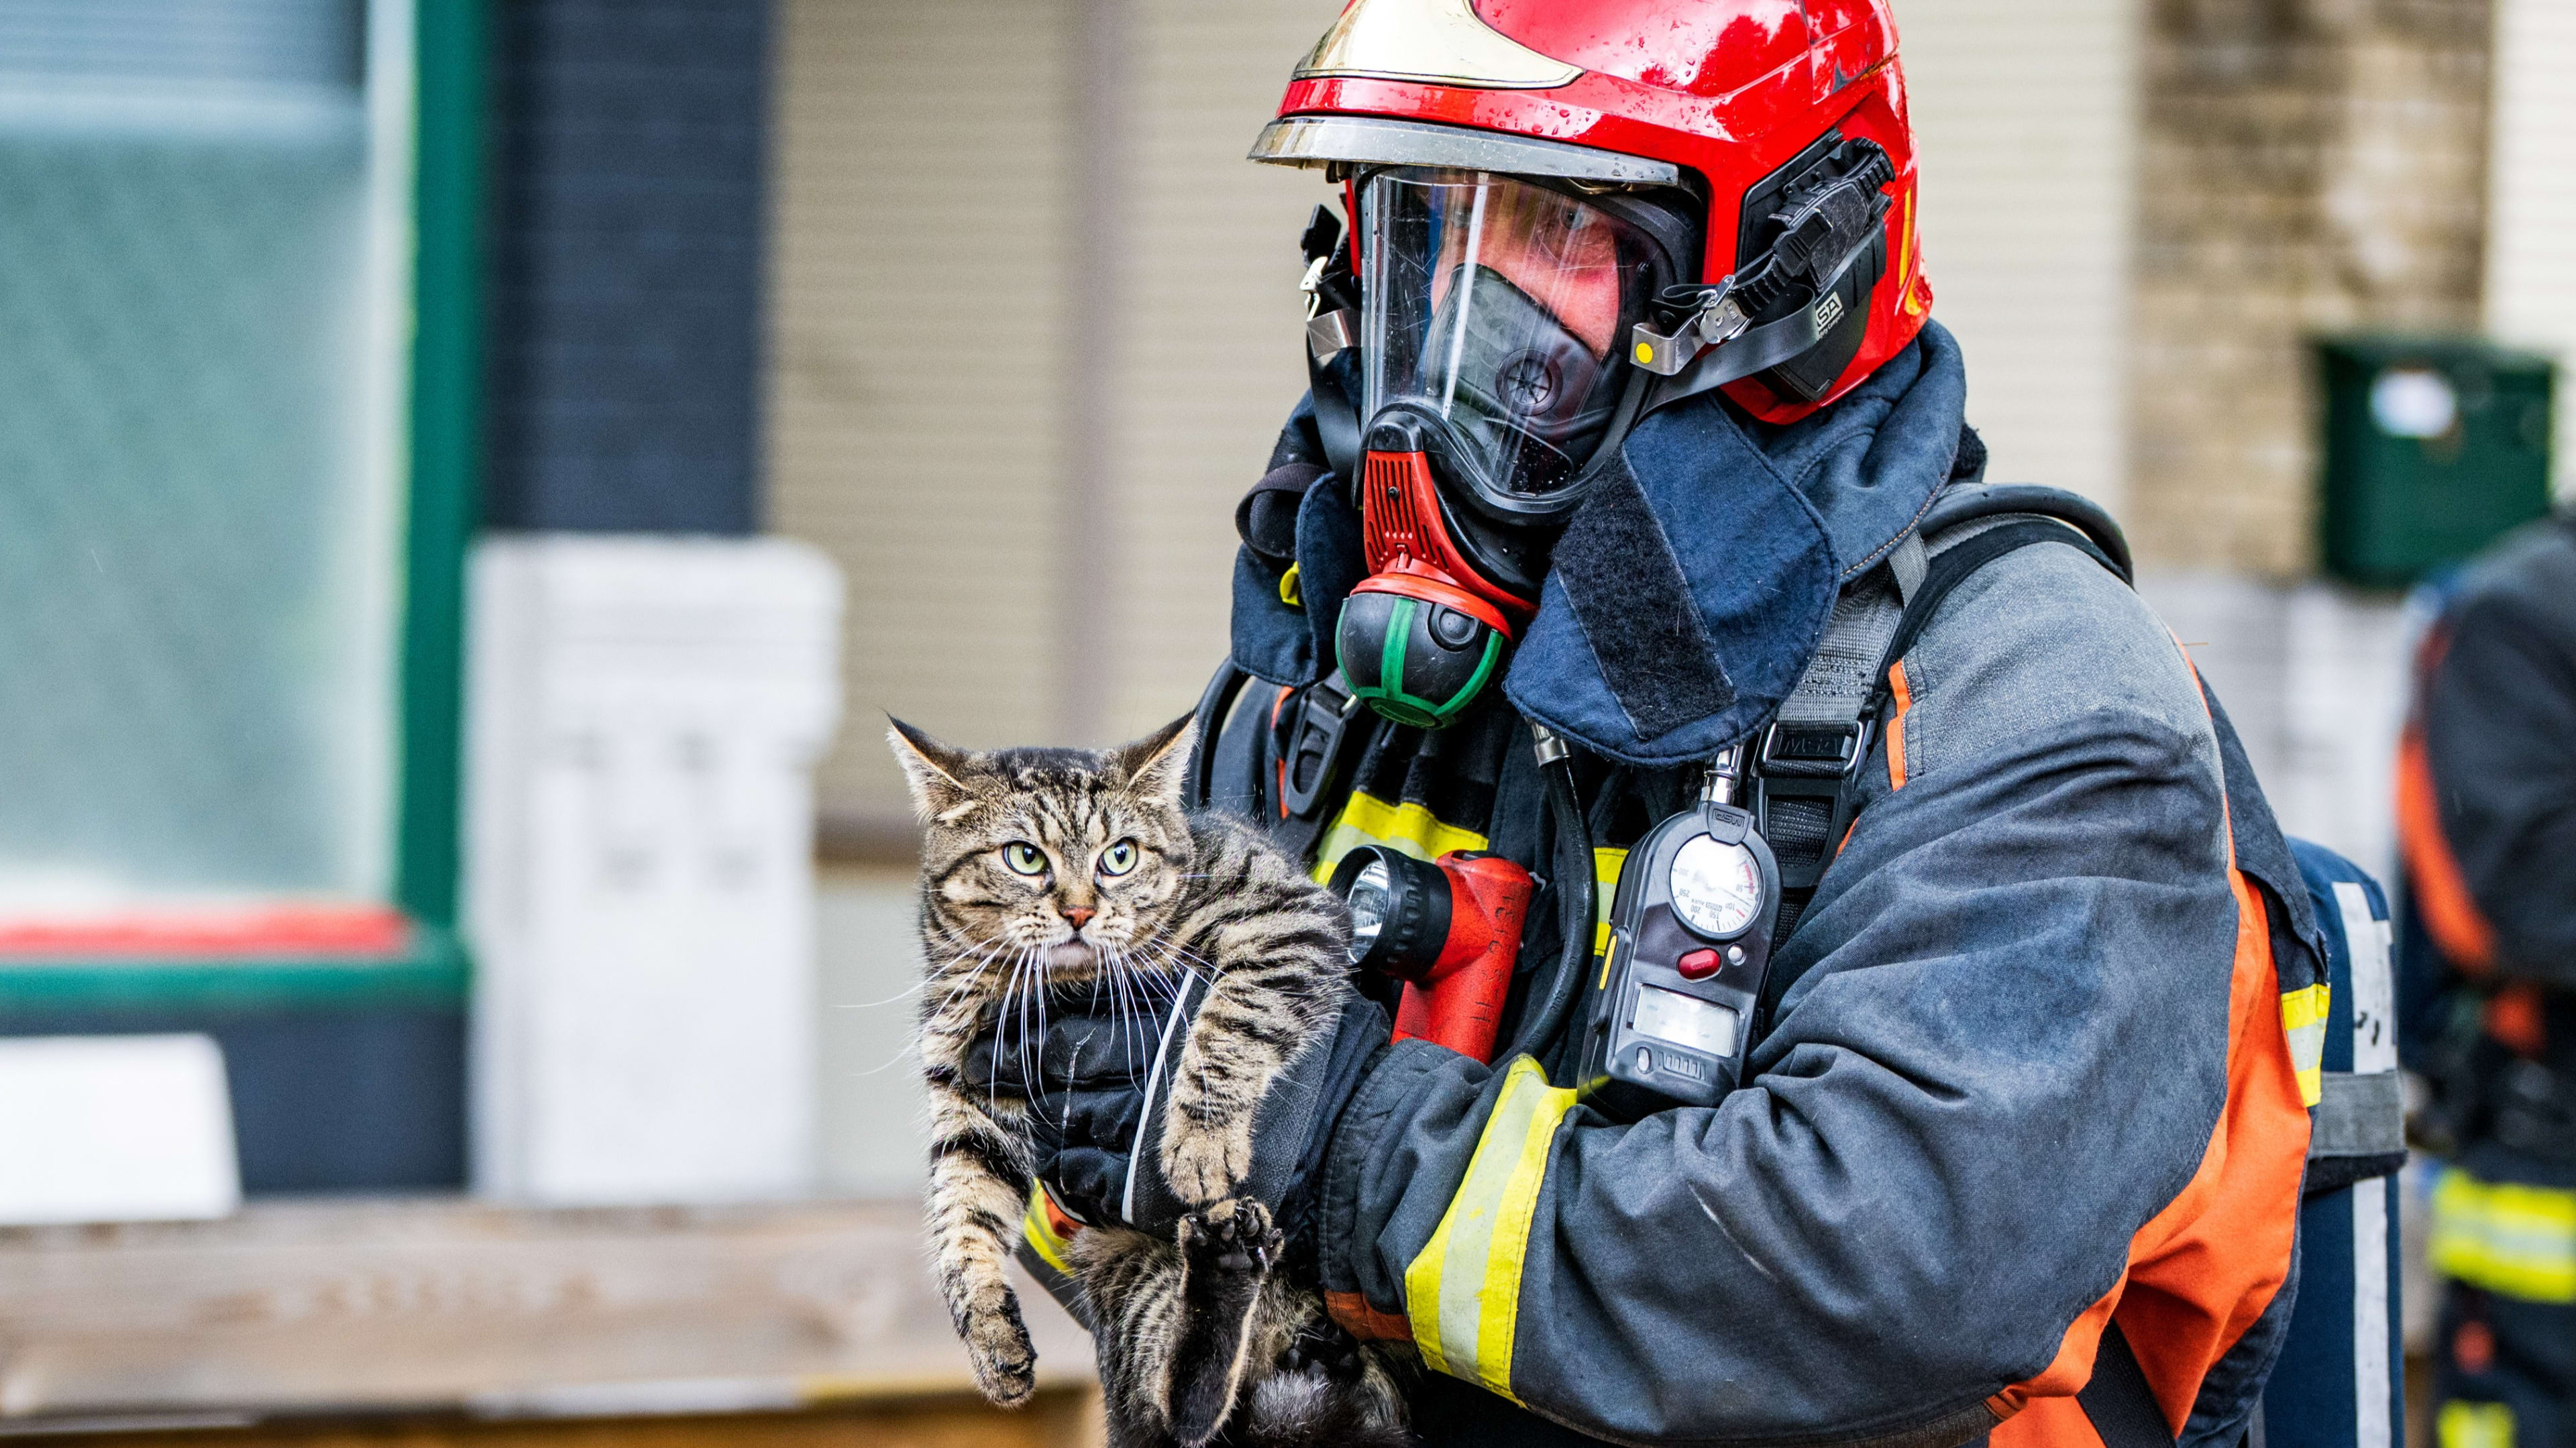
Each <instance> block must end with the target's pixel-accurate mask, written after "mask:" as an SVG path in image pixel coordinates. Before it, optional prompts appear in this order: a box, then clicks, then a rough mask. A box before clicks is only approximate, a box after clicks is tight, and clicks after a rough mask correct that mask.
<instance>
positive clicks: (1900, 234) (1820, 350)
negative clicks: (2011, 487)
mask: <svg viewBox="0 0 2576 1448" xmlns="http://www.w3.org/2000/svg"><path fill="white" fill-rule="evenodd" d="M1853 143H1862V144H1859V145H1854V144H1853ZM1864 153H1865V154H1866V155H1867V156H1868V158H1869V159H1868V165H1869V167H1870V168H1871V169H1869V170H1867V171H1860V170H1857V169H1856V168H1857V166H1858V165H1859V162H1858V161H1856V160H1855V159H1854V158H1855V157H1856V156H1860V155H1863V154H1864ZM1252 157H1253V159H1255V160H1260V161H1270V162H1278V163H1286V164H1292V165H1325V166H1329V167H1331V168H1333V174H1334V175H1335V176H1336V178H1337V179H1340V180H1343V181H1344V182H1345V183H1346V184H1349V183H1352V182H1354V181H1355V180H1357V179H1359V178H1363V177H1365V176H1366V175H1368V174H1369V173H1370V172H1371V171H1372V170H1374V169H1380V168H1405V169H1406V170H1407V171H1408V172H1409V173H1410V174H1413V175H1417V176H1420V175H1426V174H1456V173H1459V172H1475V173H1484V174H1490V175H1495V176H1517V177H1538V178H1546V179H1547V181H1548V183H1549V184H1553V185H1557V186H1560V187H1566V188H1571V189H1572V191H1573V192H1575V193H1576V194H1600V195H1607V194H1610V193H1614V192H1618V191H1621V190H1630V191H1638V190H1643V191H1655V190H1658V189H1663V190H1665V191H1667V192H1668V194H1676V195H1680V196H1683V197H1686V198H1687V199H1686V201H1685V203H1684V209H1685V210H1686V211H1687V213H1688V214H1689V215H1690V216H1691V217H1692V218H1693V219H1694V220H1696V222H1697V223H1698V228H1699V237H1698V249H1699V253H1700V254H1699V256H1698V257H1697V258H1694V259H1692V260H1693V261H1695V262H1696V264H1697V266H1698V268H1699V275H1698V276H1697V277H1696V278H1689V277H1685V278H1683V279H1682V280H1683V281H1685V282H1694V283H1697V284H1700V285H1701V286H1702V287H1703V288H1705V290H1703V291H1702V292H1701V293H1700V296H1701V298H1702V300H1703V301H1704V302H1706V303H1710V304H1713V306H1714V308H1715V310H1713V311H1703V312H1701V313H1698V314H1694V315H1689V316H1683V317H1680V318H1679V319H1678V320H1677V319H1676V318H1675V316H1674V315H1673V314H1672V313H1671V312H1669V311H1668V312H1666V313H1665V314H1664V315H1663V316H1662V318H1661V320H1659V321H1648V320H1647V319H1645V318H1642V317H1640V318H1634V319H1623V320H1624V321H1625V322H1626V323H1627V324H1629V325H1631V326H1632V327H1633V329H1634V330H1633V337H1634V341H1633V343H1632V344H1627V345H1628V346H1629V351H1628V354H1627V355H1626V356H1624V357H1615V358H1611V359H1604V360H1605V361H1611V362H1612V363H1613V365H1614V366H1615V365H1616V363H1617V362H1618V361H1625V362H1628V363H1630V364H1632V365H1639V366H1646V367H1647V368H1648V370H1652V371H1655V372H1666V371H1668V370H1673V368H1674V366H1675V363H1676V353H1675V350H1674V349H1673V348H1671V347H1670V346H1667V345H1665V344H1666V343H1667V342H1668V341H1671V342H1679V343H1681V344H1682V347H1681V349H1680V351H1681V352H1682V353H1697V352H1699V351H1700V350H1701V349H1702V348H1703V347H1707V348H1711V349H1718V350H1722V349H1723V348H1724V346H1725V345H1727V344H1728V343H1729V342H1730V341H1731V340H1732V339H1733V338H1734V337H1736V336H1738V335H1741V334H1744V333H1745V330H1746V328H1747V327H1748V326H1751V325H1753V324H1757V323H1761V322H1764V321H1766V320H1770V319H1772V318H1773V317H1774V316H1775V315H1776V314H1777V313H1779V312H1780V311H1781V310H1782V309H1783V308H1787V307H1791V306H1792V305H1795V306H1800V307H1806V308H1807V310H1806V311H1805V312H1803V313H1802V314H1801V315H1803V316H1804V317H1805V320H1806V324H1807V325H1809V326H1810V327H1811V328H1812V334H1813V336H1812V341H1811V342H1810V341H1807V340H1806V339H1805V338H1804V337H1798V338H1788V339H1786V340H1784V337H1783V335H1782V333H1783V330H1784V329H1783V328H1773V329H1772V333H1773V335H1772V336H1771V338H1770V341H1769V343H1768V350H1767V352H1766V351H1763V350H1762V349H1760V348H1757V347H1754V346H1753V345H1752V343H1751V342H1750V341H1747V342H1746V343H1744V344H1742V345H1740V346H1739V348H1738V350H1739V352H1741V353H1742V354H1743V355H1746V356H1756V355H1758V356H1760V357H1761V358H1763V359H1764V365H1763V366H1762V367H1761V369H1760V370H1758V371H1755V372H1752V373H1749V374H1746V375H1733V373H1732V369H1730V374H1729V375H1731V376H1732V378H1733V380H1728V381H1726V382H1724V384H1723V385H1724V387H1725V389H1726V391H1727V393H1728V395H1729V396H1731V397H1733V398H1734V399H1735V401H1736V402H1737V403H1739V404H1741V405H1742V406H1743V407H1744V408H1745V409H1746V410H1747V411H1749V412H1751V413H1752V414H1753V415H1754V416H1756V417H1759V418H1761V419H1763V420H1764V421H1767V422H1774V423H1779V422H1790V421H1794V420H1796V419H1798V418H1800V417H1804V416H1806V415H1807V414H1808V413H1810V412H1813V411H1815V410H1816V409H1817V408H1819V407H1822V406H1823V405H1825V404H1826V403H1829V402H1831V401H1833V400H1834V399H1835V398H1837V397H1839V396H1841V395H1842V394H1843V393H1845V392H1847V391H1849V390H1850V389H1851V388H1852V387H1854V386H1855V385H1857V384H1858V383H1859V382H1860V380H1861V379H1862V378H1864V377H1866V376H1868V375H1869V373H1870V372H1871V371H1872V370H1873V369H1875V368H1876V367H1878V365H1879V364H1880V363H1882V362H1885V361H1886V360H1887V359H1888V358H1889V357H1891V356H1893V355H1895V353H1897V352H1898V351H1899V350H1901V349H1902V348H1904V347H1905V346H1906V344H1907V343H1909V342H1911V341H1912V340H1913V339H1914V336H1915V334H1916V333H1917V332H1919V331H1920V330H1921V329H1922V326H1923V321H1924V318H1925V317H1926V316H1927V315H1928V314H1929V312H1930V310H1931V305H1932V292H1931V287H1930V285H1929V284H1928V283H1927V282H1926V281H1925V280H1924V277H1923V273H1922V265H1921V259H1920V255H1919V253H1918V250H1917V248H1916V244H1915V161H1914V140H1913V132H1912V129H1911V126H1910V125H1909V123H1908V121H1907V119H1906V99H1905V81H1904V75H1903V72H1902V71H1901V70H1900V69H1899V67H1898V65H1897V59H1896V24H1895V20H1894V17H1893V16H1892V15H1891V14H1890V13H1889V8H1888V4H1887V0H1353V3H1352V4H1351V5H1350V6H1349V8H1348V9H1346V10H1345V11H1344V12H1343V13H1342V16H1341V18H1340V20H1339V21H1337V22H1336V23H1335V24H1334V25H1333V27H1332V29H1330V30H1329V31H1327V32H1326V33H1325V35H1324V37H1323V39H1322V40H1321V41H1320V42H1318V43H1317V44H1316V46H1315V48H1314V49H1313V50H1312V51H1311V52H1309V53H1308V54H1307V56H1306V57H1305V59H1304V60H1302V61H1301V62H1299V64H1298V66H1297V69H1296V72H1295V74H1294V75H1293V77H1292V78H1291V79H1290V81H1289V84H1288V91H1287V94H1286V96H1285V97H1284V98H1283V99H1282V100H1281V102H1280V105H1279V115H1278V119H1276V120H1274V121H1273V122H1272V123H1271V124H1270V125H1269V126H1268V127H1267V128H1266V129H1265V130H1264V131H1263V132H1262V135H1261V139H1260V141H1259V142H1258V143H1257V144H1256V145H1255V147H1254V149H1253V152H1252ZM1422 168H1435V170H1434V171H1431V172H1426V171H1424V170H1423V169H1422ZM1836 175H1841V176H1845V177H1848V178H1852V179H1856V180H1857V181H1859V182H1861V183H1863V185H1864V186H1865V188H1866V194H1867V195H1868V196H1869V198H1870V199H1871V204H1872V209H1873V211H1875V210H1876V207H1877V204H1878V203H1877V198H1880V197H1883V198H1884V210H1883V213H1879V214H1878V215H1876V216H1868V217H1864V218H1863V219H1862V222H1861V225H1863V226H1864V227H1865V228H1867V230H1868V232H1869V234H1868V236H1867V245H1865V246H1863V247H1861V248H1859V249H1857V250H1854V251H1851V252H1849V253H1848V254H1847V255H1840V256H1838V257H1837V258H1828V259H1827V260H1828V262H1831V263H1833V264H1837V265H1842V266H1843V267H1844V270H1843V271H1842V272H1841V273H1840V274H1839V278H1838V282H1836V283H1827V284H1825V285H1822V286H1819V287H1817V288H1815V289H1814V290H1815V293H1816V294H1814V295H1811V296H1806V297H1803V298H1794V297H1793V298H1787V299H1784V298H1783V297H1782V296H1781V295H1779V292H1778V289H1776V288H1775V289H1774V291H1773V292H1771V293H1762V292H1759V291H1758V290H1749V291H1747V292H1745V293H1743V294H1740V295H1738V296H1737V298H1736V306H1737V308H1738V310H1737V311H1735V312H1733V313H1728V312H1726V311H1725V310H1724V308H1725V306H1726V303H1725V301H1724V299H1723V296H1722V294H1721V292H1720V290H1719V289H1720V288H1722V287H1724V286H1726V285H1729V284H1731V283H1733V282H1734V281H1735V280H1736V279H1738V278H1739V277H1742V278H1747V279H1758V278H1759V277H1760V275H1762V268H1763V267H1764V265H1765V264H1766V263H1769V262H1771V261H1772V260H1774V253H1775V252H1777V251H1780V250H1782V249H1790V250H1794V249H1795V247H1796V246H1797V244H1798V243H1796V242H1795V240H1794V239H1792V240H1790V241H1783V236H1784V228H1785V229H1786V230H1788V231H1794V230H1795V229H1796V227H1797V225H1798V224H1799V221H1800V218H1799V217H1796V216H1794V215H1792V213H1793V212H1795V211H1796V205H1797V202H1798V201H1799V199H1800V197H1801V196H1813V195H1814V194H1815V193H1816V190H1817V185H1816V184H1815V183H1814V182H1813V181H1812V178H1815V177H1824V178H1826V179H1831V178H1832V177H1834V176H1836ZM1802 178H1808V179H1802ZM1843 189H1844V191H1845V192H1846V193H1850V192H1852V191H1853V190H1854V189H1855V188H1853V187H1849V186H1846V187H1845V188H1843ZM1346 202H1347V203H1348V207H1349V211H1350V214H1351V215H1352V217H1353V219H1354V221H1355V222H1356V221H1357V220H1358V219H1359V216H1360V212H1361V205H1360V195H1359V192H1358V190H1357V189H1356V187H1355V186H1354V187H1352V189H1349V190H1348V191H1346ZM1843 205H1844V206H1845V211H1844V213H1841V214H1839V215H1838V217H1837V219H1838V220H1839V221H1841V222H1842V223H1843V224H1844V226H1845V230H1844V231H1842V232H1833V231H1831V230H1830V229H1829V228H1825V227H1824V226H1823V225H1822V223H1817V224H1816V225H1814V226H1812V227H1810V228H1809V231H1810V234H1811V235H1812V236H1820V237H1825V238H1827V239H1828V240H1830V241H1831V242H1832V243H1833V244H1834V245H1835V246H1836V247H1837V250H1838V252H1839V250H1840V247H1841V243H1842V242H1843V241H1844V240H1846V239H1848V237H1849V236H1850V235H1851V234H1852V233H1851V231H1850V230H1849V227H1850V224H1851V222H1850V216H1849V214H1848V206H1849V203H1848V201H1847V200H1846V201H1845V202H1844V203H1843ZM1805 220H1808V221H1813V220H1814V218H1813V217H1807V218H1805ZM1355 240H1356V241H1357V242H1358V243H1359V245H1360V246H1361V247H1362V248H1363V249H1364V248H1365V247H1366V245H1367V238H1366V236H1365V234H1362V235H1359V236H1357V237H1355ZM1798 259H1799V260H1801V261H1804V260H1806V258H1803V257H1801V258H1798ZM1781 274H1783V273H1781V272H1780V271H1779V269H1777V268H1774V269H1773V272H1772V275H1773V276H1774V278H1775V279H1776V277H1777V276H1778V275H1781ZM1815 275H1817V276H1824V275H1825V273H1824V272H1822V271H1819V272H1816V273H1815ZM1829 290H1830V291H1834V292H1839V294H1840V295H1839V297H1838V298H1837V297H1834V296H1830V295H1826V294H1825V293H1826V292H1827V291H1829ZM1671 296H1672V293H1671V291H1670V290H1667V292H1666V293H1665V299H1666V301H1667V302H1669V301H1670V300H1671ZM1658 328H1662V329H1667V330H1663V331H1659V330H1658ZM1694 328H1696V330H1697V332H1698V338H1697V339H1696V340H1695V339H1694V337H1693V336H1692V335H1691V334H1692V332H1693V330H1694ZM1622 340H1623V343H1625V342H1626V339H1625V338H1623V339H1622ZM1792 344H1794V345H1797V346H1798V350H1797V351H1795V352H1794V353H1789V354H1786V355H1782V353H1783V347H1784V346H1785V345H1792ZM1659 348H1661V353H1660V356H1659V355H1658V349H1659ZM1771 359H1777V360H1771ZM1659 360H1660V361H1662V362H1664V363H1665V364H1666V365H1663V366H1655V365H1652V364H1653V363H1655V362H1657V361H1659ZM1693 360H1695V359H1694V358H1693V357H1692V356H1689V355H1681V356H1679V357H1678V362H1679V364H1684V365H1686V364H1688V363H1689V362H1691V361H1693Z"/></svg>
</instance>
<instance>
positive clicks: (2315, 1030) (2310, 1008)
mask: <svg viewBox="0 0 2576 1448" xmlns="http://www.w3.org/2000/svg"><path fill="white" fill-rule="evenodd" d="M2331 1003H2332V993H2331V992H2330V991H2329V990H2328V989H2327V988H2326V987H2325V986H2322V985H2312V986H2308V987H2306V988H2305V989H2302V990H2285V991H2283V992H2281V1029H2282V1031H2283V1032H2285V1033H2286V1034H2287V1035H2288V1036H2289V1038H2290V1066H2291V1068H2292V1069H2293V1070H2295V1071H2297V1072H2298V1073H2299V1102H2300V1104H2301V1105H2303V1106H2314V1105H2316V1104H2317V1103H2318V1102H2319V1101H2322V1100H2324V1099H2325V1094H2326V1077H2325V1061H2326V1008H2327V1006H2328V1005H2330V1004H2331Z"/></svg>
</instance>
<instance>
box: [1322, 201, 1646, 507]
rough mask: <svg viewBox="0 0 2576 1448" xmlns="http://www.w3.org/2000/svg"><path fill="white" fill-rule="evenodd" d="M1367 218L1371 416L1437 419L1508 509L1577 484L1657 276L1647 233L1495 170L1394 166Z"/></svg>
mask: <svg viewBox="0 0 2576 1448" xmlns="http://www.w3.org/2000/svg"><path fill="white" fill-rule="evenodd" d="M1360 214H1361V224H1362V227H1363V229H1364V235H1363V238H1362V241H1361V255H1362V259H1363V261H1364V263H1365V266H1366V276H1365V277H1364V279H1363V286H1362V294H1363V296H1364V298H1365V303H1364V312H1363V319H1362V327H1363V334H1364V335H1363V341H1364V349H1363V356H1364V357H1365V358H1366V364H1367V365H1366V369H1365V372H1364V376H1363V384H1362V385H1363V392H1364V396H1363V398H1362V408H1361V413H1362V415H1363V416H1368V417H1374V416H1376V415H1377V414H1378V412H1379V411H1380V409H1382V408H1385V407H1387V406H1388V405H1390V404H1395V403H1405V404H1410V405H1411V406H1412V407H1414V408H1416V409H1418V410H1420V411H1423V412H1427V413H1429V414H1431V415H1433V416H1436V417H1438V418H1439V419H1440V420H1441V421H1442V422H1444V423H1446V424H1447V425H1448V427H1447V431H1448V433H1449V440H1450V442H1451V444H1452V446H1453V448H1454V449H1456V450H1457V451H1459V452H1462V453H1463V454H1464V455H1465V456H1464V457H1462V458H1460V459H1459V461H1462V462H1464V463H1465V464H1466V465H1467V466H1466V467H1465V468H1464V469H1462V471H1464V472H1465V473H1466V474H1467V476H1468V479H1469V481H1470V482H1471V484H1472V485H1473V486H1475V487H1476V488H1477V489H1478V490H1479V491H1482V492H1486V493H1487V494H1488V495H1489V496H1492V497H1493V498H1494V499H1495V500H1496V501H1497V502H1499V503H1501V504H1503V505H1504V506H1506V507H1509V506H1511V505H1513V504H1516V503H1521V504H1526V503H1533V502H1545V501H1548V500H1550V499H1552V498H1554V497H1556V496H1558V495H1560V494H1562V493H1563V492H1564V491H1565V490H1566V489H1567V488H1569V487H1570V486H1571V484H1572V483H1573V482H1574V479H1575V476H1576V474H1577V473H1578V472H1579V471H1580V470H1581V469H1582V467H1583V465H1584V464H1585V463H1586V462H1588V461H1589V460H1590V458H1591V455H1592V452H1593V450H1594V448H1596V447H1597V446H1598V445H1599V443H1600V441H1601V439H1602V437H1603V436H1604V435H1605V434H1606V433H1607V431H1608V429H1609V425H1610V421H1611V419H1612V417H1613V415H1614V414H1615V413H1616V411H1617V409H1618V403H1619V397H1620V393H1621V391H1622V390H1623V388H1624V387H1625V386H1626V383H1627V380H1628V371H1629V369H1628V360H1627V356H1626V353H1625V351H1624V348H1623V347H1622V341H1621V339H1623V338H1625V337H1626V336H1627V334H1628V328H1629V326H1630V325H1631V324H1632V323H1634V322H1635V321H1636V320H1638V319H1639V318H1640V317H1641V316H1642V315H1643V314H1644V311H1645V305H1646V302H1647V301H1648V299H1649V298H1650V297H1651V295H1652V292H1653V286H1654V275H1655V269H1654V265H1653V258H1654V257H1655V255H1656V252H1655V249H1654V246H1653V243H1652V242H1651V241H1650V240H1649V238H1648V237H1647V235H1646V233H1645V232H1644V231H1643V230H1641V229H1639V228H1637V227H1635V226H1633V225H1631V224H1629V223H1628V222H1626V221H1623V220H1621V219H1620V218H1619V217H1617V216H1615V215H1613V214H1611V213H1610V212H1608V211H1605V210H1603V209H1601V208H1600V207H1597V206H1593V205H1591V204H1589V203H1587V202H1584V201H1581V200H1578V199H1576V198H1575V197H1572V196H1568V195H1565V194H1563V193H1561V192H1557V191H1552V190H1549V189H1548V188H1546V187H1543V186H1537V185H1533V184H1531V183H1529V182H1526V181H1517V180H1514V179H1512V178H1510V177H1506V176H1497V175H1494V174H1491V173H1489V172H1482V171H1440V170H1427V169H1418V168H1408V169H1402V170H1395V171H1384V172H1380V173H1378V174H1377V175H1375V176H1373V177H1371V178H1370V180H1369V181H1368V184H1367V186H1366V187H1365V189H1363V191H1362V192H1361V196H1360Z"/></svg>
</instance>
